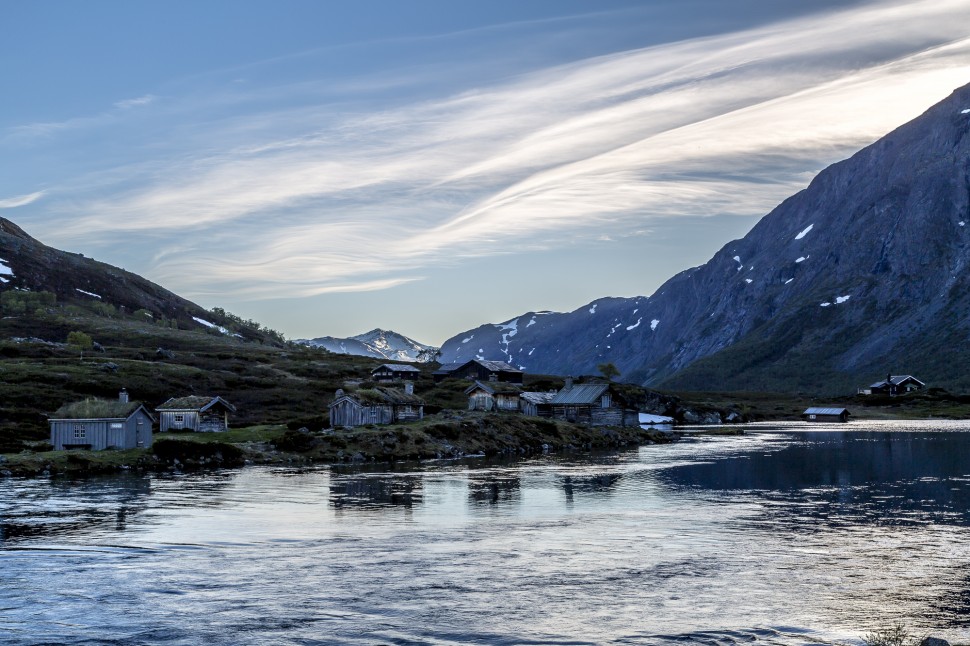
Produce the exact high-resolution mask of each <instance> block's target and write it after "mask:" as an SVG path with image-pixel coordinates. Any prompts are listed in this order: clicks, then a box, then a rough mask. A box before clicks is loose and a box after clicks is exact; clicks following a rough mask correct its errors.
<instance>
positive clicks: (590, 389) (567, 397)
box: [549, 384, 610, 404]
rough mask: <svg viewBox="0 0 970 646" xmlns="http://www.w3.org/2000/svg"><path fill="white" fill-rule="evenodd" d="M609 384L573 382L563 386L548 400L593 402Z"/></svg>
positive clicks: (572, 402) (551, 401) (561, 402)
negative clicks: (570, 384)
mask: <svg viewBox="0 0 970 646" xmlns="http://www.w3.org/2000/svg"><path fill="white" fill-rule="evenodd" d="M609 388H610V385H609V384H574V385H573V386H571V387H569V388H563V389H562V390H560V391H559V392H558V393H556V394H555V396H554V397H553V398H552V399H551V400H549V403H550V404H595V403H596V402H597V401H598V400H599V398H600V397H601V396H602V395H603V393H605V392H606V391H607V390H609Z"/></svg>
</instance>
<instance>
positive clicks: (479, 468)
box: [0, 422, 970, 646]
mask: <svg viewBox="0 0 970 646" xmlns="http://www.w3.org/2000/svg"><path fill="white" fill-rule="evenodd" d="M745 428H746V429H747V430H748V433H747V434H746V435H744V436H740V437H696V438H689V439H685V440H683V441H681V442H678V443H675V444H672V445H662V446H645V447H641V448H639V449H635V450H631V451H627V452H621V453H614V454H598V455H588V454H568V455H545V456H541V457H536V458H532V459H525V460H519V461H515V462H496V461H488V460H484V459H477V460H466V461H459V462H454V461H437V462H425V463H420V464H410V465H399V466H396V467H394V468H391V467H375V466H370V467H359V468H353V467H339V468H327V467H319V468H313V469H305V468H301V469H287V468H269V467H248V468H245V469H241V470H235V471H222V472H217V473H204V474H188V475H181V474H170V475H137V474H128V475H124V476H118V477H107V478H89V479H83V480H66V479H33V480H21V479H5V480H3V479H0V643H4V644H51V643H85V644H132V643H134V644H138V643H146V644H147V643H151V644H156V643H157V644H210V645H212V644H509V645H511V644H685V643H702V644H736V643H756V644H781V645H785V646H792V645H796V644H817V643H853V644H858V643H859V638H860V637H861V636H862V635H863V634H865V633H866V632H867V631H869V630H871V629H874V628H880V627H887V626H889V625H891V624H893V623H894V622H897V621H901V622H903V623H905V624H906V625H907V626H908V627H909V628H910V629H911V630H912V631H913V632H917V633H922V632H925V631H928V630H932V631H933V633H934V634H937V635H941V636H946V637H948V638H950V639H951V640H952V639H957V640H970V527H968V526H970V432H968V430H970V424H967V423H965V422H878V423H876V422H871V423H867V422H853V423H851V424H849V425H839V426H835V425H829V426H822V425H820V426H810V425H806V424H801V423H798V424H794V423H793V424H773V425H767V424H757V425H749V426H746V427H745Z"/></svg>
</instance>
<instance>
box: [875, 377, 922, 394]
mask: <svg viewBox="0 0 970 646" xmlns="http://www.w3.org/2000/svg"><path fill="white" fill-rule="evenodd" d="M924 388H926V384H924V383H923V382H922V381H920V380H919V379H917V378H916V377H914V376H913V375H886V378H885V379H884V380H882V381H877V382H876V383H874V384H870V385H869V386H868V387H867V388H860V389H859V394H860V395H889V396H890V397H895V396H896V395H905V394H906V393H911V392H915V391H917V390H923V389H924Z"/></svg>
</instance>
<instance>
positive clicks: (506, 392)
mask: <svg viewBox="0 0 970 646" xmlns="http://www.w3.org/2000/svg"><path fill="white" fill-rule="evenodd" d="M465 394H466V395H468V410H485V411H492V410H494V411H511V412H516V413H517V412H518V411H519V396H520V395H521V394H522V387H521V386H518V385H517V384H505V383H502V382H500V381H477V380H476V381H475V383H474V384H472V385H471V386H469V387H468V388H466V389H465Z"/></svg>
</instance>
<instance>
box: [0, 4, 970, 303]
mask: <svg viewBox="0 0 970 646" xmlns="http://www.w3.org/2000/svg"><path fill="white" fill-rule="evenodd" d="M968 18H970V15H968V10H967V8H966V3H965V2H963V1H962V0H960V1H955V0H933V1H932V2H930V1H925V0H921V1H914V2H899V3H897V2H892V3H885V2H884V3H878V4H873V5H866V6H863V7H862V8H858V9H853V10H847V11H841V12H838V13H833V14H827V15H822V16H813V17H808V18H802V19H798V20H792V21H788V22H783V23H778V24H775V25H771V26H767V27H762V28H757V29H751V30H747V31H744V32H739V33H733V34H726V35H721V36H716V37H709V38H702V39H694V40H689V41H684V42H677V43H672V44H666V45H662V46H657V47H650V48H646V49H639V50H631V51H625V52H619V53H616V54H612V55H608V56H602V57H597V58H593V59H589V60H583V61H578V62H575V63H571V64H568V65H561V66H556V67H552V68H548V69H542V70H538V71H535V72H531V73H527V74H524V75H519V76H511V77H507V78H506V80H504V81H501V82H496V83H493V84H490V85H487V86H479V87H465V88H457V89H456V90H455V91H453V92H452V93H450V94H448V95H445V96H441V97H439V98H437V99H431V100H423V101H415V102H413V103H399V104H398V105H396V106H395V107H392V108H381V107H378V106H366V105H365V106H358V105H354V106H352V107H350V108H348V107H343V106H341V105H332V104H321V105H313V104H310V105H306V106H303V107H300V108H290V109H275V110H273V109H270V110H266V109H263V110H259V111H254V112H250V113H247V114H244V115H242V116H237V117H234V118H232V119H228V120H226V121H225V122H223V123H222V124H220V125H218V126H215V127H213V128H210V129H209V130H207V131H206V134H204V135H202V136H200V138H198V139H197V140H195V143H194V144H193V146H192V147H191V148H188V149H186V150H184V151H182V152H181V153H180V154H178V155H174V156H171V157H170V158H167V159H163V160H157V163H155V164H153V165H152V169H151V172H150V173H149V172H145V171H139V172H138V173H135V174H131V175H129V176H125V174H124V173H123V172H122V171H120V170H117V169H116V170H115V172H116V173H118V174H119V175H121V176H122V177H123V180H122V181H120V182H119V184H118V185H117V186H115V187H114V190H111V191H110V192H102V193H100V194H98V195H93V196H86V197H84V198H83V199H81V198H77V199H74V200H72V201H71V203H69V204H68V203H62V205H61V207H60V208H61V209H62V212H61V214H60V219H59V221H58V222H57V223H56V225H53V226H52V227H51V233H52V234H54V235H52V238H57V237H58V236H61V237H62V239H65V240H66V239H73V238H74V237H77V236H84V237H88V238H91V239H105V238H106V237H110V236H117V235H119V234H121V235H128V234H131V233H135V232H137V233H143V234H148V235H151V236H153V237H154V238H157V239H159V240H161V242H160V247H159V252H158V253H157V254H156V256H155V260H154V266H153V271H152V273H153V276H155V277H157V278H159V279H162V280H164V281H166V283H167V284H170V285H172V286H175V287H177V288H179V289H183V290H185V291H186V292H187V293H189V294H196V295H198V294H202V293H209V291H210V289H211V290H214V291H215V292H222V293H225V292H231V293H234V294H238V295H244V296H246V297H250V298H271V297H276V296H288V297H293V296H309V295H314V294H320V293H329V292H335V291H353V290H360V291H364V290H374V289H383V288H388V287H391V286H394V285H399V284H402V283H404V282H409V281H413V280H417V279H419V276H420V274H422V273H423V272H426V271H427V270H428V268H429V267H432V266H436V265H448V264H455V263H458V262H460V261H461V260H462V259H463V258H468V257H478V256H483V255H491V254H499V253H510V252H515V251H521V250H528V249H539V248H543V247H545V246H549V245H554V244H558V243H561V242H562V241H564V240H569V239H575V238H576V237H577V236H580V237H582V236H587V235H588V236H591V238H599V237H601V236H603V235H613V234H617V235H621V234H622V233H623V232H625V231H630V230H633V229H642V228H643V227H644V226H648V225H649V221H650V220H652V219H656V218H670V217H677V216H681V215H689V216H697V215H721V214H736V215H755V214H761V213H765V212H767V211H768V210H769V209H770V208H771V207H772V206H774V205H775V204H776V203H777V202H779V201H780V200H781V199H783V198H784V197H787V196H788V195H789V194H791V193H793V192H794V191H796V190H798V189H800V188H802V187H803V186H804V185H805V184H806V183H807V181H808V179H810V177H811V176H812V175H813V174H814V173H815V172H817V171H818V170H820V169H821V168H822V167H823V166H825V165H827V164H828V163H831V162H832V161H835V160H837V159H840V158H842V157H844V156H846V155H847V154H849V153H851V152H853V151H854V150H856V149H857V148H859V147H861V146H862V145H865V144H866V143H869V142H871V141H873V140H874V139H876V138H877V137H878V136H880V135H882V134H884V133H885V132H887V131H888V130H890V129H892V128H893V127H895V126H897V125H899V124H901V123H903V122H904V121H906V120H908V119H911V118H913V117H915V116H916V115H917V114H919V113H920V112H921V111H922V110H924V109H926V108H927V107H929V105H931V104H932V103H934V102H936V101H938V100H939V99H941V98H943V97H944V96H945V95H946V94H948V93H949V92H950V91H951V90H952V89H954V88H956V87H957V86H960V85H962V84H964V83H965V82H967V80H968V79H970V74H968V72H970V65H968V63H967V61H968V60H970V29H968V28H967V26H966V25H968V24H970V20H968ZM457 64H459V65H460V63H457ZM153 100H154V97H153V96H152V95H146V96H144V97H141V98H138V99H132V100H129V101H124V102H119V103H118V104H116V106H117V107H118V108H130V107H134V106H138V105H146V104H148V103H151V102H152V101H153ZM122 104H125V105H122ZM280 124H285V128H283V127H281V126H280ZM206 125H207V126H211V125H212V124H206ZM283 132H285V135H284V134H282V133H283ZM227 140H231V141H234V142H235V143H234V145H231V146H227V145H224V142H225V141H227ZM101 190H102V191H103V190H104V189H101ZM38 197H39V195H38ZM35 199H36V198H35ZM0 204H2V202H0ZM8 208H9V207H8ZM213 249H219V250H221V251H219V252H215V251H213ZM199 277H204V279H200V278H199ZM203 280H204V283H205V285H206V288H205V289H203V288H202V287H201V285H202V282H203ZM196 281H198V282H196Z"/></svg>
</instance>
